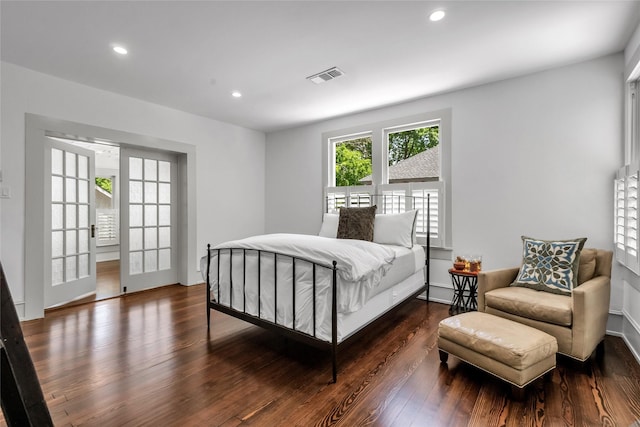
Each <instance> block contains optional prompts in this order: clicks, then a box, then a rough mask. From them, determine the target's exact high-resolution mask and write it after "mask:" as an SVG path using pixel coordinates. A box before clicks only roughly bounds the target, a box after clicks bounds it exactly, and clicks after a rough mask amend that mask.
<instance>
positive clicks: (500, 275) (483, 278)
mask: <svg viewBox="0 0 640 427" xmlns="http://www.w3.org/2000/svg"><path fill="white" fill-rule="evenodd" d="M518 271H520V267H512V268H503V269H500V270H490V271H481V272H480V273H478V311H485V310H486V307H485V302H484V294H485V293H486V292H489V291H491V290H493V289H498V288H505V287H507V286H509V285H510V284H511V283H513V281H514V280H515V279H516V276H517V275H518Z"/></svg>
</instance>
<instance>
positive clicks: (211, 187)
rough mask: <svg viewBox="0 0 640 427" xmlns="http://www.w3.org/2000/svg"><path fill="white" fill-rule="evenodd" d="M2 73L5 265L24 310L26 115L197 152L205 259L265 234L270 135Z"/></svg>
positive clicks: (55, 81)
mask: <svg viewBox="0 0 640 427" xmlns="http://www.w3.org/2000/svg"><path fill="white" fill-rule="evenodd" d="M0 73H1V76H2V79H1V83H0V91H1V93H2V100H1V112H0V114H1V116H0V118H1V123H2V129H1V131H0V138H1V139H0V155H1V157H0V168H1V169H2V173H3V178H4V180H3V183H2V184H3V185H9V186H10V187H11V190H12V197H11V198H10V199H1V202H0V203H1V204H0V259H1V260H2V264H3V267H4V269H5V273H6V275H7V279H8V281H9V285H10V287H11V291H12V295H13V299H14V302H16V303H17V304H19V303H21V302H22V301H23V298H24V269H25V259H26V256H25V253H24V236H25V229H24V224H25V221H24V217H25V208H24V206H25V195H24V191H25V113H33V114H38V115H42V116H47V117H51V118H56V119H62V120H68V121H73V122H78V123H83V124H87V125H92V126H99V127H104V128H109V129H115V130H119V131H126V132H131V133H135V134H140V135H147V136H151V137H156V138H162V139H166V140H172V141H177V142H181V143H186V144H191V145H193V146H195V147H196V156H197V161H196V178H197V191H198V200H197V217H198V221H197V232H198V238H197V246H198V248H197V250H198V253H203V254H204V250H205V248H206V244H207V243H208V242H211V243H219V242H222V241H224V240H228V239H236V238H240V237H245V236H248V235H252V234H258V233H262V232H264V229H265V227H264V213H265V205H264V179H265V135H264V133H262V132H258V131H254V130H250V129H246V128H242V127H239V126H235V125H231V124H227V123H223V122H219V121H216V120H211V119H207V118H204V117H200V116H196V115H193V114H188V113H184V112H181V111H177V110H173V109H170V108H167V107H163V106H160V105H155V104H151V103H148V102H144V101H140V100H137V99H133V98H129V97H126V96H122V95H118V94H114V93H110V92H106V91H102V90H98V89H94V88H91V87H88V86H84V85H80V84H76V83H73V82H69V81H66V80H62V79H59V78H55V77H52V76H49V75H46V74H42V73H37V72H34V71H31V70H28V69H25V68H22V67H18V66H15V65H13V64H9V63H5V62H2V64H1V68H0ZM27 268H28V266H27ZM193 269H194V270H195V269H196V266H193ZM194 276H195V275H194Z"/></svg>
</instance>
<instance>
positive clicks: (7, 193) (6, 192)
mask: <svg viewBox="0 0 640 427" xmlns="http://www.w3.org/2000/svg"><path fill="white" fill-rule="evenodd" d="M0 198H2V199H10V198H11V187H9V186H8V185H3V186H0Z"/></svg>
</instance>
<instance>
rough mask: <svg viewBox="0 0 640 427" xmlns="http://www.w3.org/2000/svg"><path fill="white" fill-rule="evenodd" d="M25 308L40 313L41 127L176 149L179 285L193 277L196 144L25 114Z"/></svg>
mask: <svg viewBox="0 0 640 427" xmlns="http://www.w3.org/2000/svg"><path fill="white" fill-rule="evenodd" d="M25 122H26V129H25V167H26V182H25V210H26V212H25V248H24V251H25V256H24V259H25V265H24V266H23V268H24V278H25V310H24V311H25V312H24V318H25V320H28V319H37V318H41V317H44V281H45V271H44V262H45V261H44V260H45V258H44V255H45V253H44V252H45V251H44V248H43V245H42V236H44V233H45V230H44V228H45V227H44V221H43V217H42V215H43V214H42V212H44V209H45V208H46V207H47V201H46V200H45V197H44V189H43V183H44V179H45V178H44V161H45V155H44V154H45V150H46V144H44V141H45V139H44V137H45V134H46V133H47V132H52V133H57V134H58V135H59V136H63V135H67V136H71V137H73V138H79V139H82V137H85V138H86V137H87V136H90V137H91V138H96V139H103V140H107V141H115V142H118V143H120V145H121V146H127V147H131V148H136V147H141V148H150V149H156V150H157V149H159V150H165V151H171V152H174V153H176V154H177V155H178V163H179V165H180V166H182V167H180V169H179V170H180V174H181V176H180V178H179V181H180V182H181V183H182V186H183V187H182V188H183V190H182V193H181V199H184V200H183V201H182V200H181V203H179V209H180V211H179V212H178V217H179V226H180V231H179V233H178V235H179V240H178V250H179V253H180V254H181V255H180V256H179V257H178V281H179V283H181V284H183V285H190V284H194V283H198V282H199V281H201V280H199V279H198V272H197V265H198V250H197V249H198V248H197V247H196V232H197V229H196V222H197V221H196V170H195V168H196V160H195V159H196V157H195V156H196V147H195V146H194V145H190V144H185V143H181V142H176V141H171V140H166V139H160V138H154V137H150V136H144V135H139V134H134V133H130V132H124V131H118V130H114V129H108V128H103V127H98V126H92V125H86V124H82V123H76V122H70V121H66V120H59V119H53V118H49V117H45V116H40V115H36V114H30V113H27V114H25Z"/></svg>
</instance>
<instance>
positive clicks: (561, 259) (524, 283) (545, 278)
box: [511, 236, 587, 295]
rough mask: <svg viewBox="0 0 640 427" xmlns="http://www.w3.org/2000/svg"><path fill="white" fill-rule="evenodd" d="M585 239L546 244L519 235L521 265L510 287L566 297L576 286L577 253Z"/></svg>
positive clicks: (578, 259) (543, 241) (542, 241)
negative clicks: (520, 240) (520, 238)
mask: <svg viewBox="0 0 640 427" xmlns="http://www.w3.org/2000/svg"><path fill="white" fill-rule="evenodd" d="M586 240H587V239H586V238H579V239H573V240H556V241H549V240H537V239H532V238H531V237H526V236H522V266H521V267H520V272H519V273H518V276H517V277H516V280H515V281H514V282H513V283H512V284H511V286H521V287H525V288H531V289H536V290H538V291H545V292H551V293H554V294H560V295H570V294H571V291H572V290H573V288H574V287H576V286H578V267H579V263H580V251H582V247H583V246H584V242H585V241H586Z"/></svg>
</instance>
